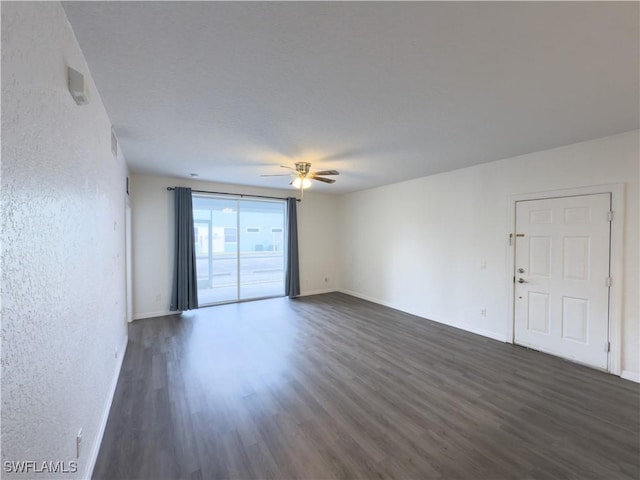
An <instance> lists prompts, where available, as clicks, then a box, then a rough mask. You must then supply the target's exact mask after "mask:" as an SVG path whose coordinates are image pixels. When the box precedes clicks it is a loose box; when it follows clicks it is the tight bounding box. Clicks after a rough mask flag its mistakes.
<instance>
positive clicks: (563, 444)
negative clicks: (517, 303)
mask: <svg viewBox="0 0 640 480" xmlns="http://www.w3.org/2000/svg"><path fill="white" fill-rule="evenodd" d="M94 478H96V479H154V480H156V479H173V478H180V479H182V478H184V479H203V480H204V479H227V478H229V479H254V478H255V479H258V478H260V479H289V478H291V479H386V478H390V479H398V478H411V479H421V480H423V479H433V480H445V479H463V480H464V479H478V478H486V479H495V480H498V479H513V478H518V479H531V480H533V479H536V480H537V479H557V478H565V479H574V478H575V479H586V478H594V479H596V478H597V479H607V480H608V479H636V480H637V479H638V478H640V388H639V386H638V385H637V384H635V383H632V382H629V381H626V380H622V379H620V378H618V377H614V376H612V375H609V374H606V373H603V372H599V371H596V370H592V369H589V368H586V367H584V366H580V365H575V364H572V363H569V362H567V361H564V360H561V359H559V358H556V357H552V356H549V355H545V354H542V353H539V352H535V351H532V350H529V349H525V348H522V347H517V346H514V345H510V344H505V343H501V342H497V341H494V340H491V339H488V338H485V337H481V336H478V335H474V334H472V333H469V332H465V331H461V330H458V329H455V328H452V327H448V326H445V325H442V324H438V323H435V322H431V321H429V320H425V319H423V318H419V317H416V316H413V315H409V314H405V313H402V312H398V311H396V310H392V309H390V308H386V307H382V306H380V305H376V304H373V303H370V302H366V301H364V300H360V299H356V298H354V297H350V296H348V295H344V294H339V293H332V294H325V295H317V296H312V297H305V298H300V299H295V300H289V299H286V298H279V299H270V300H264V301H256V302H248V303H242V304H232V305H223V306H217V307H211V308H206V309H202V310H197V311H192V312H186V313H184V314H183V315H181V316H179V315H173V316H167V317H161V318H155V319H147V320H140V321H137V322H134V323H133V324H131V325H130V327H129V345H128V349H127V353H126V356H125V358H124V362H123V366H122V370H121V375H120V379H119V381H118V386H117V389H116V394H115V398H114V401H113V406H112V409H111V414H110V417H109V421H108V424H107V428H106V431H105V435H104V439H103V443H102V447H101V450H100V454H99V457H98V460H97V463H96V467H95V470H94Z"/></svg>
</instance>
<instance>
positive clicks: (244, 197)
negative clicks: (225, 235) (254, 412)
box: [193, 193, 288, 308]
mask: <svg viewBox="0 0 640 480" xmlns="http://www.w3.org/2000/svg"><path fill="white" fill-rule="evenodd" d="M193 196H194V197H200V198H214V199H220V200H223V199H224V200H233V201H235V202H236V278H237V281H236V298H235V300H223V301H221V302H211V303H198V307H199V308H203V307H213V306H216V305H228V304H232V303H243V302H253V301H254V300H266V299H269V298H279V297H284V296H285V292H284V278H283V280H282V287H283V290H282V294H281V295H266V296H262V297H251V298H244V299H243V298H241V297H240V287H241V284H240V244H241V241H240V233H241V232H240V212H241V205H242V201H243V200H244V201H249V202H250V201H253V202H263V203H278V204H282V205H283V211H284V218H283V222H282V235H283V246H285V250H283V256H284V254H285V252H286V248H288V246H287V245H286V238H287V221H286V217H287V215H288V210H287V202H286V200H285V199H282V200H281V199H277V198H273V199H272V198H269V200H265V198H264V197H259V196H257V197H252V196H250V195H244V194H243V195H241V196H240V195H238V196H235V195H227V194H225V195H224V196H223V195H222V194H220V195H216V194H207V193H194V194H193ZM229 197H230V198H229ZM195 223H196V220H195V218H194V227H195ZM213 226H214V225H213V220H211V224H210V230H209V232H210V234H209V235H210V237H211V235H212V234H213V233H212V232H213ZM209 245H210V249H209V258H210V261H213V241H212V239H211V238H210V239H209ZM286 268H287V265H286V256H284V258H283V273H284V269H286Z"/></svg>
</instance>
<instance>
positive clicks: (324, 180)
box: [311, 175, 336, 183]
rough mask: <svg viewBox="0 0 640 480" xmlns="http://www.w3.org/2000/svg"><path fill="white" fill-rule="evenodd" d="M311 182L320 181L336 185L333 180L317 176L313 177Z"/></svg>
mask: <svg viewBox="0 0 640 480" xmlns="http://www.w3.org/2000/svg"><path fill="white" fill-rule="evenodd" d="M311 180H318V181H320V182H324V183H336V181H335V180H334V179H333V178H322V177H316V176H315V175H313V176H312V177H311Z"/></svg>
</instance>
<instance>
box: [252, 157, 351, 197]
mask: <svg viewBox="0 0 640 480" xmlns="http://www.w3.org/2000/svg"><path fill="white" fill-rule="evenodd" d="M295 166H296V167H295V168H292V167H288V166H286V165H280V167H281V168H288V169H289V170H293V171H292V172H291V173H285V174H277V175H260V176H261V177H291V183H289V185H293V186H294V188H299V189H300V195H301V196H302V194H303V192H304V189H305V188H309V187H310V186H311V185H312V183H311V180H317V181H319V182H324V183H335V182H336V181H335V180H334V179H333V178H324V175H340V172H338V171H337V170H322V171H320V172H312V171H311V164H310V163H309V162H296V163H295Z"/></svg>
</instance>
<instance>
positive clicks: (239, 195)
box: [167, 187, 301, 202]
mask: <svg viewBox="0 0 640 480" xmlns="http://www.w3.org/2000/svg"><path fill="white" fill-rule="evenodd" d="M175 189H176V187H167V190H169V191H170V190H175ZM191 191H192V192H195V193H211V194H213V195H232V196H234V197H240V198H244V197H251V198H270V199H271V200H287V199H286V198H282V197H269V196H267V195H248V194H246V193H229V192H208V191H207V190H191ZM300 201H301V200H300V199H299V198H296V202H300Z"/></svg>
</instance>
